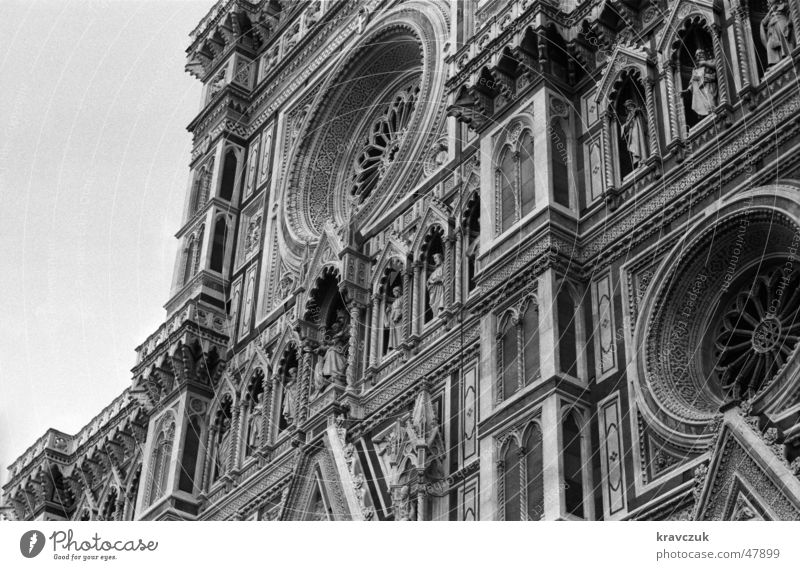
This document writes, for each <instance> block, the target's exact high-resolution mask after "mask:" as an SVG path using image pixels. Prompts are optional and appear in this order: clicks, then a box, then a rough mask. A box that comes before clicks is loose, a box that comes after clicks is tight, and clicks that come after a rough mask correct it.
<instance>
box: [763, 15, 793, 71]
mask: <svg viewBox="0 0 800 570" xmlns="http://www.w3.org/2000/svg"><path fill="white" fill-rule="evenodd" d="M768 6H769V7H768V9H767V14H766V15H765V16H764V19H763V20H761V30H760V31H761V42H762V43H763V44H764V47H766V48H767V64H768V66H769V67H772V66H773V65H775V64H776V63H778V62H779V61H781V60H782V59H783V58H785V57H787V56H788V55H789V54H790V53H791V51H792V49H794V37H793V36H794V34H793V30H792V21H791V19H790V18H789V3H788V2H786V0H768Z"/></svg>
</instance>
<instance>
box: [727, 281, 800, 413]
mask: <svg viewBox="0 0 800 570" xmlns="http://www.w3.org/2000/svg"><path fill="white" fill-rule="evenodd" d="M799 281H800V279H798V278H797V277H788V276H784V274H783V272H782V271H780V270H774V271H773V272H772V273H770V274H769V275H760V276H758V277H757V278H756V279H755V282H754V283H752V286H750V287H749V288H748V289H746V290H743V291H740V292H739V293H738V294H737V295H736V296H735V297H734V298H733V300H732V301H731V302H730V303H729V304H728V306H727V308H726V309H725V311H724V312H723V315H722V318H721V321H720V325H719V329H718V331H717V335H716V340H715V342H714V347H715V349H716V350H715V352H716V354H715V356H716V365H715V366H714V369H715V371H716V372H717V374H718V376H719V378H720V381H721V382H722V387H723V389H724V390H725V393H726V394H728V395H729V396H730V397H732V398H740V397H744V396H747V395H748V394H749V395H752V394H755V393H756V392H757V391H758V390H759V388H761V387H762V386H763V385H764V384H765V382H767V381H768V380H770V379H771V378H772V377H773V376H774V375H775V374H776V373H777V372H778V370H780V368H781V367H782V366H783V365H784V364H785V363H786V361H787V360H788V359H789V356H790V355H791V354H792V352H793V351H794V349H795V347H796V345H797V341H798V339H799V338H800V320H798V317H799V316H800V313H799V311H800V282H799ZM749 284H750V283H746V284H745V285H749Z"/></svg>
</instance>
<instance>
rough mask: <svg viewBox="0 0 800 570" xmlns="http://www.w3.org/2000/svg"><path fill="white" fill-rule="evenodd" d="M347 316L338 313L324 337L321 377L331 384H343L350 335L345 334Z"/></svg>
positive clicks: (341, 312) (340, 312)
mask: <svg viewBox="0 0 800 570" xmlns="http://www.w3.org/2000/svg"><path fill="white" fill-rule="evenodd" d="M347 324H348V323H347V315H346V313H345V312H344V311H339V312H338V316H337V318H336V321H335V322H334V323H333V324H332V325H331V328H330V331H329V333H328V334H326V335H325V337H326V338H325V344H326V345H327V346H326V351H325V360H324V361H323V364H322V375H323V376H325V377H327V378H329V379H330V381H331V382H334V383H336V384H340V385H343V384H345V372H346V370H347V347H348V343H349V341H350V335H349V334H348V332H347Z"/></svg>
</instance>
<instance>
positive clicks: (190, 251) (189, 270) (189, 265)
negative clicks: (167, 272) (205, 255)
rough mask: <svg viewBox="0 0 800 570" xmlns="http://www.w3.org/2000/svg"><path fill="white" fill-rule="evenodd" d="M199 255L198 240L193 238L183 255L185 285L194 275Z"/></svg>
mask: <svg viewBox="0 0 800 570" xmlns="http://www.w3.org/2000/svg"><path fill="white" fill-rule="evenodd" d="M196 255H197V240H195V237H194V236H192V237H190V238H189V244H188V245H187V246H186V249H185V250H184V254H183V284H184V285H185V284H186V283H188V282H189V279H191V278H192V275H194V258H195V256H196Z"/></svg>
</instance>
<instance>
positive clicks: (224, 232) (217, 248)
mask: <svg viewBox="0 0 800 570" xmlns="http://www.w3.org/2000/svg"><path fill="white" fill-rule="evenodd" d="M227 236H228V224H227V223H226V222H225V218H218V219H217V223H216V224H214V237H213V241H212V242H211V263H210V265H209V268H210V269H211V271H217V272H219V273H222V269H223V267H224V265H225V241H226V239H227Z"/></svg>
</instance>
